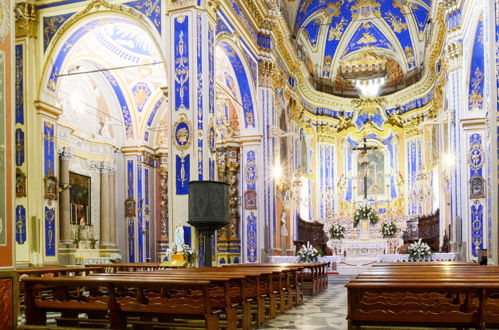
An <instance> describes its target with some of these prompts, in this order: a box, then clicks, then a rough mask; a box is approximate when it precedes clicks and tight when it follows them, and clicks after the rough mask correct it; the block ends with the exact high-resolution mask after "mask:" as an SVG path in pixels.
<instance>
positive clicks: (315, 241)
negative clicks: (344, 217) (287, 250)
mask: <svg viewBox="0 0 499 330" xmlns="http://www.w3.org/2000/svg"><path fill="white" fill-rule="evenodd" d="M327 239H328V238H327V236H326V233H325V232H324V224H323V223H320V222H317V221H314V222H309V221H305V220H303V219H301V218H298V239H297V240H296V241H294V242H293V243H294V245H295V247H296V251H297V252H298V251H299V250H300V249H301V247H302V246H303V245H306V244H307V242H310V244H312V245H313V246H314V247H315V248H316V249H320V251H322V252H323V253H324V255H326V254H327V245H326V243H327Z"/></svg>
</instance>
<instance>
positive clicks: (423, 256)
mask: <svg viewBox="0 0 499 330" xmlns="http://www.w3.org/2000/svg"><path fill="white" fill-rule="evenodd" d="M407 253H408V254H409V260H410V261H424V260H428V259H429V258H430V257H431V254H432V253H433V252H432V251H431V249H430V247H429V246H428V244H426V243H425V242H421V238H420V239H419V241H417V242H415V243H412V244H411V245H409V248H408V249H407Z"/></svg>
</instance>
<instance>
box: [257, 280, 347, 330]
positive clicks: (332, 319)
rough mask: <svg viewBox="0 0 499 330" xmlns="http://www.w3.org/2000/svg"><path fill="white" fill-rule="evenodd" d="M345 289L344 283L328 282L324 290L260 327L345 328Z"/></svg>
mask: <svg viewBox="0 0 499 330" xmlns="http://www.w3.org/2000/svg"><path fill="white" fill-rule="evenodd" d="M346 315H347V290H346V288H345V287H344V284H331V283H329V286H328V288H327V289H326V291H324V292H322V293H320V294H318V295H317V296H314V297H307V296H305V303H304V304H303V305H302V306H298V307H295V308H293V309H291V310H289V311H287V312H286V313H284V314H282V315H280V316H278V317H277V318H276V319H274V320H272V321H271V322H269V323H267V324H265V325H264V326H263V327H262V329H307V330H315V329H317V330H319V329H320V330H326V329H327V330H345V329H347V328H348V326H347V321H346V319H345V318H346Z"/></svg>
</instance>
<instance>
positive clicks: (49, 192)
mask: <svg viewBox="0 0 499 330" xmlns="http://www.w3.org/2000/svg"><path fill="white" fill-rule="evenodd" d="M43 182H44V186H45V195H44V197H45V199H48V200H54V201H55V200H57V199H58V190H59V185H58V179H57V178H56V176H55V175H54V173H48V174H47V175H45V177H44V178H43Z"/></svg>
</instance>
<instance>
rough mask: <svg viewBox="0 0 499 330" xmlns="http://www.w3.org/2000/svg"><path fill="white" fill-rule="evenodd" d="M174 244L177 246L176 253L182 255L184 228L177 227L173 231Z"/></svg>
mask: <svg viewBox="0 0 499 330" xmlns="http://www.w3.org/2000/svg"><path fill="white" fill-rule="evenodd" d="M175 244H176V245H177V253H182V251H183V249H184V227H182V226H177V228H176V229H175Z"/></svg>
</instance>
